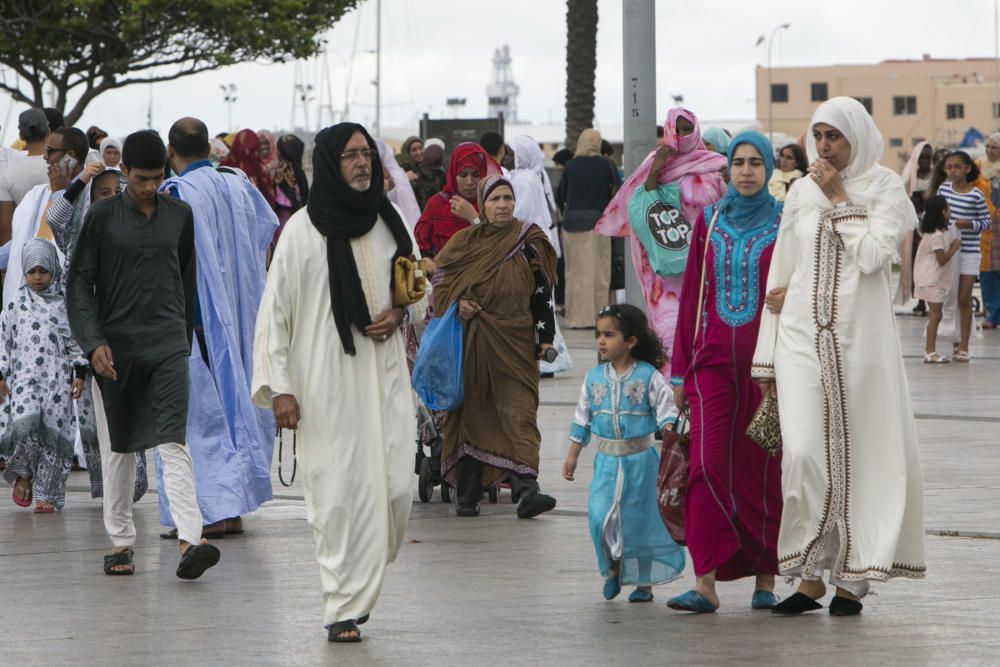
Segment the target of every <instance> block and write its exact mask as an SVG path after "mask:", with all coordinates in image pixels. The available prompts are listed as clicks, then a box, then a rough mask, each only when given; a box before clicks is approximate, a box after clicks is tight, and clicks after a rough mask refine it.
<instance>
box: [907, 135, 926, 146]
mask: <svg viewBox="0 0 1000 667" xmlns="http://www.w3.org/2000/svg"><path fill="white" fill-rule="evenodd" d="M911 141H912V143H913V145H914V146H919V145H920V144H921V143H922V142H924V141H927V140H926V139H924V138H923V137H913V139H911Z"/></svg>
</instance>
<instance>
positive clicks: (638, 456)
mask: <svg viewBox="0 0 1000 667" xmlns="http://www.w3.org/2000/svg"><path fill="white" fill-rule="evenodd" d="M597 351H598V353H599V354H600V358H601V363H600V364H599V365H598V366H596V367H594V368H592V369H591V370H590V371H589V372H588V373H587V377H586V379H585V380H584V383H583V388H582V389H581V391H580V401H579V403H577V407H576V415H575V416H574V419H573V424H572V426H571V427H570V435H569V439H570V451H569V454H568V455H567V456H566V462H565V463H564V464H563V477H565V478H566V479H567V480H570V481H573V479H574V475H575V473H576V466H577V463H578V461H579V458H580V452H581V451H582V450H583V448H584V447H586V446H587V445H588V444H590V443H591V442H593V443H594V446H595V447H596V448H597V453H596V454H595V456H594V479H593V481H592V482H591V484H590V496H589V499H588V504H587V515H588V520H589V523H590V537H591V539H592V540H593V541H594V548H595V550H596V551H597V567H598V569H599V570H600V572H601V575H602V576H603V577H604V578H605V582H604V597H605V599H607V600H611V599H613V598H614V597H616V596H617V595H618V593H620V592H621V588H622V585H630V586H635V587H636V590H635V591H633V592H632V594H631V595H629V598H628V599H629V602H650V601H652V599H653V593H652V590H651V587H652V586H653V585H655V584H663V583H666V582H668V581H673V580H674V579H676V578H677V577H678V576H679V575H680V573H681V571H682V570H683V569H684V549H683V548H682V547H680V546H678V545H677V543H675V542H674V541H673V540H672V539H670V535H669V533H667V529H666V527H664V525H663V522H662V520H661V519H660V513H659V509H658V506H657V498H656V494H657V491H656V473H657V469H658V468H659V461H660V456H659V454H658V453H657V450H656V447H655V444H656V443H655V441H654V438H653V435H654V434H655V433H656V432H657V431H661V430H662V429H663V428H664V427H665V426H666V425H667V424H669V423H671V422H672V421H674V419H675V410H674V408H673V400H672V397H671V391H670V388H669V387H668V385H667V382H666V381H665V380H664V379H663V376H662V375H661V374H660V371H659V370H658V369H659V368H661V367H662V366H663V365H664V360H665V357H666V355H665V353H664V351H663V346H662V345H661V343H660V340H659V338H658V337H657V335H656V333H655V332H654V331H653V330H652V329H650V328H649V324H648V322H647V320H646V315H645V314H644V313H643V312H642V311H641V310H639V309H638V308H636V307H635V306H631V305H628V304H622V305H618V306H607V307H606V308H604V309H603V310H601V312H600V313H599V314H598V317H597Z"/></svg>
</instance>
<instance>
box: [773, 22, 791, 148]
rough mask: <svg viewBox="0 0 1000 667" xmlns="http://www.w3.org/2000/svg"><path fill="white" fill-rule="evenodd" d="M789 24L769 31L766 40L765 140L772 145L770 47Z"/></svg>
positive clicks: (783, 24)
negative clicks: (775, 37) (780, 31)
mask: <svg viewBox="0 0 1000 667" xmlns="http://www.w3.org/2000/svg"><path fill="white" fill-rule="evenodd" d="M790 25H791V24H790V23H782V24H781V25H779V26H778V27H777V28H775V29H774V30H772V31H771V37H770V39H768V40H767V140H768V141H769V142H770V143H771V144H772V145H773V144H774V91H773V90H772V89H771V47H772V46H774V36H775V35H777V34H778V31H779V30H783V29H785V28H788V27H789V26H790Z"/></svg>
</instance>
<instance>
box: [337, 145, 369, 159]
mask: <svg viewBox="0 0 1000 667" xmlns="http://www.w3.org/2000/svg"><path fill="white" fill-rule="evenodd" d="M373 157H375V151H373V150H372V149H370V148H362V149H360V150H358V149H355V150H350V151H344V152H343V153H341V154H340V159H341V160H342V161H343V162H357V161H358V160H359V159H364V160H367V161H368V162H371V161H372V158H373Z"/></svg>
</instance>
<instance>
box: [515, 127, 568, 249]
mask: <svg viewBox="0 0 1000 667" xmlns="http://www.w3.org/2000/svg"><path fill="white" fill-rule="evenodd" d="M510 147H511V149H512V150H513V151H514V170H513V171H512V172H510V176H509V178H510V182H511V183H512V184H513V186H514V199H515V205H514V217H515V218H517V219H518V220H523V221H525V222H533V223H534V224H536V225H538V226H539V227H541V228H542V229H543V230H545V233H546V234H548V235H549V241H550V242H551V243H552V245H553V247H555V248H556V251H557V252H558V251H559V243H558V234H556V231H555V229H553V227H552V222H553V218H552V212H553V211H554V210H555V198H554V197H553V196H552V185H551V183H550V182H549V179H548V174H546V173H545V156H544V155H542V149H541V148H539V146H538V142H536V141H535V140H534V139H532V138H531V137H529V136H527V135H521V136H518V137H514V138H513V139H511V140H510Z"/></svg>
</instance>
